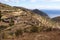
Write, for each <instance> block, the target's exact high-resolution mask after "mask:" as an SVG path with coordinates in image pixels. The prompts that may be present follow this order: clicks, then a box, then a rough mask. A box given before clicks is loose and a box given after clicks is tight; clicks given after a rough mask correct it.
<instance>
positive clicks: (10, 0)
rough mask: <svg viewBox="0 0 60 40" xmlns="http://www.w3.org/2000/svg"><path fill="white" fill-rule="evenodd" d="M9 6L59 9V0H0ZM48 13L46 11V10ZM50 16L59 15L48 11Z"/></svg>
mask: <svg viewBox="0 0 60 40" xmlns="http://www.w3.org/2000/svg"><path fill="white" fill-rule="evenodd" d="M0 2H1V3H5V4H8V5H11V6H20V7H25V8H28V9H40V10H60V0H0ZM59 12H60V11H59ZM46 13H48V12H46ZM48 15H49V16H50V17H55V16H58V15H59V16H60V13H55V12H54V13H48Z"/></svg>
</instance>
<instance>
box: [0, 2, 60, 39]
mask: <svg viewBox="0 0 60 40" xmlns="http://www.w3.org/2000/svg"><path fill="white" fill-rule="evenodd" d="M0 5H1V6H0V8H1V10H0V14H1V15H0V16H1V19H0V39H1V38H2V39H1V40H3V39H7V40H10V39H11V40H13V39H15V38H19V37H20V38H21V37H22V35H24V33H27V34H26V35H29V34H30V35H31V34H33V37H34V36H35V33H37V34H39V33H40V32H43V31H51V30H53V29H56V30H57V29H58V30H59V29H60V25H59V24H57V23H55V22H54V21H52V20H51V19H50V18H49V16H48V15H47V14H45V13H44V12H42V11H39V10H36V11H37V12H36V11H35V10H30V9H27V8H23V7H15V6H13V7H12V6H9V5H6V4H2V3H0ZM51 32H54V31H51ZM44 33H45V32H43V34H44ZM48 34H49V33H48ZM26 35H25V36H26ZM39 35H40V34H39ZM25 36H24V37H25ZM29 37H30V36H29ZM31 37H32V35H31ZM33 37H32V39H33ZM49 37H50V36H49ZM27 38H28V37H27ZM27 38H26V39H27ZM21 40H24V39H23V38H21ZM27 40H31V39H27Z"/></svg>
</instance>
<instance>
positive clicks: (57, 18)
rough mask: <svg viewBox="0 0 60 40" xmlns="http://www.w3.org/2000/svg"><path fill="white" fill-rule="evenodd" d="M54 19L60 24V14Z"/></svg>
mask: <svg viewBox="0 0 60 40" xmlns="http://www.w3.org/2000/svg"><path fill="white" fill-rule="evenodd" d="M52 20H53V21H55V22H56V23H58V24H59V25H60V16H58V17H54V18H52Z"/></svg>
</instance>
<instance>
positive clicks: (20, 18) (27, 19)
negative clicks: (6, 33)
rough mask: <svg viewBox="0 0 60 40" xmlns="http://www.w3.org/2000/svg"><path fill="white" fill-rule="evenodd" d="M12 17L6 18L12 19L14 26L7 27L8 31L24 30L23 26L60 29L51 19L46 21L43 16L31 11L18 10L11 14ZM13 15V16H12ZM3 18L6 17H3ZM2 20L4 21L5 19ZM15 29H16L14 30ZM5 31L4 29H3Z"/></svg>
mask: <svg viewBox="0 0 60 40" xmlns="http://www.w3.org/2000/svg"><path fill="white" fill-rule="evenodd" d="M11 13H12V14H13V15H11V14H8V15H11V17H10V16H7V18H8V19H11V18H12V19H13V21H14V24H15V25H13V27H14V28H13V27H8V29H10V28H12V29H19V28H24V27H25V26H27V25H28V27H29V26H30V27H31V26H32V25H33V26H38V27H40V26H44V27H51V28H60V27H59V26H60V25H58V24H57V23H55V22H53V21H52V20H51V19H48V18H46V17H44V16H41V15H38V14H36V13H35V12H33V11H31V10H29V9H28V10H27V9H24V8H23V9H20V8H19V9H18V11H13V12H11ZM15 14H19V15H15ZM14 15H15V16H14ZM3 16H6V14H5V15H3ZM7 18H4V19H7ZM15 27H16V28H15ZM4 30H5V29H4Z"/></svg>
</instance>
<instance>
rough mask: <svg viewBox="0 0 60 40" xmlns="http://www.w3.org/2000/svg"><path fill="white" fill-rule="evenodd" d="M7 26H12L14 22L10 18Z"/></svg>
mask: <svg viewBox="0 0 60 40" xmlns="http://www.w3.org/2000/svg"><path fill="white" fill-rule="evenodd" d="M9 25H10V26H13V25H14V21H13V19H12V18H11V20H10V23H9Z"/></svg>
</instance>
